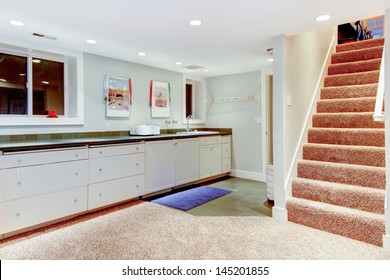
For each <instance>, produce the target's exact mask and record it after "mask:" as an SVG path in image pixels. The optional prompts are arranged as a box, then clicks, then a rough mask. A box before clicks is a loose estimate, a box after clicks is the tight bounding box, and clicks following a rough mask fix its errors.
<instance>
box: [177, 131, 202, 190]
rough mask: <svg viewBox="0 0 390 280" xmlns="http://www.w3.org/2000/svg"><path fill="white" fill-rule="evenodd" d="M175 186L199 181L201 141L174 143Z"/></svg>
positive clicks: (189, 140) (188, 140)
mask: <svg viewBox="0 0 390 280" xmlns="http://www.w3.org/2000/svg"><path fill="white" fill-rule="evenodd" d="M174 154H175V158H174V166H175V172H174V177H175V186H179V185H182V184H186V183H189V182H193V181H196V180H198V179H199V139H198V138H190V139H180V140H175V141H174Z"/></svg>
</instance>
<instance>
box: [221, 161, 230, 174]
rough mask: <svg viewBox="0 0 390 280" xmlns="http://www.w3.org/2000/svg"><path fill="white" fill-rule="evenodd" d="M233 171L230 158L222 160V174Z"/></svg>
mask: <svg viewBox="0 0 390 280" xmlns="http://www.w3.org/2000/svg"><path fill="white" fill-rule="evenodd" d="M230 171H232V161H231V159H230V158H224V159H222V173H226V172H230Z"/></svg>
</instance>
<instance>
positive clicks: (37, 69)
mask: <svg viewBox="0 0 390 280" xmlns="http://www.w3.org/2000/svg"><path fill="white" fill-rule="evenodd" d="M50 50H51V51H52V50H53V48H52V47H51V48H50ZM69 53H70V54H69ZM82 73H83V58H82V53H78V52H73V51H64V50H61V52H59V53H53V52H47V51H45V49H44V48H42V49H33V48H31V47H29V46H25V47H18V46H13V45H6V44H2V43H0V125H46V124H48V125H53V124H59V125H64V124H83V121H84V116H83V106H84V105H83V83H82V82H83V81H82V78H83V75H82ZM53 110H55V111H56V114H57V115H58V116H59V118H58V119H56V120H53V119H47V118H46V117H47V115H49V112H50V111H53Z"/></svg>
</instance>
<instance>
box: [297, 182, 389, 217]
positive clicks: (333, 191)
mask: <svg viewBox="0 0 390 280" xmlns="http://www.w3.org/2000/svg"><path fill="white" fill-rule="evenodd" d="M292 195H293V197H298V198H302V199H307V200H313V201H319V202H323V203H328V204H332V205H337V206H342V207H348V208H353V209H358V210H362V211H367V212H371V213H377V214H384V207H383V206H384V205H385V204H384V203H385V194H384V192H383V193H381V194H379V193H370V192H359V191H357V190H356V191H354V190H351V189H342V188H340V189H337V188H332V187H325V186H319V185H314V184H308V183H302V182H298V181H294V182H293V184H292Z"/></svg>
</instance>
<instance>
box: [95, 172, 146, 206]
mask: <svg viewBox="0 0 390 280" xmlns="http://www.w3.org/2000/svg"><path fill="white" fill-rule="evenodd" d="M144 191H145V175H144V174H141V175H137V176H131V177H124V178H120V179H115V180H110V181H104V182H99V183H94V184H90V185H89V189H88V210H90V209H95V208H99V207H102V206H106V205H110V204H113V203H116V202H120V201H124V200H127V199H131V198H134V197H138V196H141V195H143V194H144Z"/></svg>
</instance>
